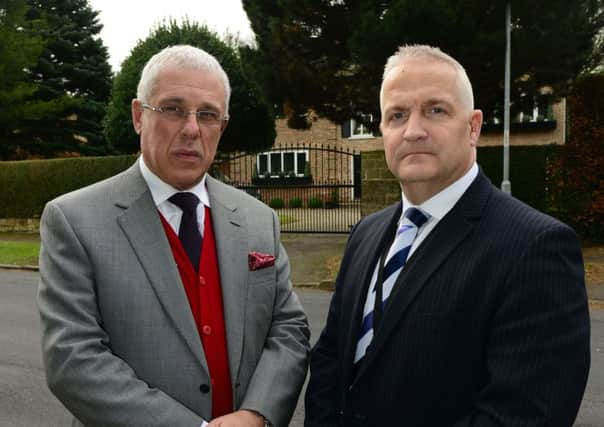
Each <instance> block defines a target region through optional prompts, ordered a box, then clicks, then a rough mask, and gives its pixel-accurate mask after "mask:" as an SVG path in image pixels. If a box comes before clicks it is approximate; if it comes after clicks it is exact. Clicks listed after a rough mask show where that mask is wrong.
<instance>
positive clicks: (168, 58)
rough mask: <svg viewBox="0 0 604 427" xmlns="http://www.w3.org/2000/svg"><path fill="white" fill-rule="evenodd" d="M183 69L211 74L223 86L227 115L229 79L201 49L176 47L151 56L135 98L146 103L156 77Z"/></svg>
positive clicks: (229, 93) (229, 95)
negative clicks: (220, 81) (168, 70)
mask: <svg viewBox="0 0 604 427" xmlns="http://www.w3.org/2000/svg"><path fill="white" fill-rule="evenodd" d="M169 67H175V68H184V69H188V70H195V71H202V72H207V73H213V74H214V75H215V76H217V77H218V78H219V79H220V80H222V83H223V85H224V93H225V100H224V101H225V106H226V114H227V116H228V114H229V100H230V98H231V84H230V83H229V77H228V76H227V74H226V73H225V71H224V69H223V68H222V66H221V65H220V63H219V62H218V60H217V59H216V58H215V57H214V56H212V55H210V54H209V53H208V52H206V51H205V50H203V49H200V48H197V47H194V46H189V45H176V46H170V47H167V48H165V49H163V50H161V51H160V52H158V53H156V54H155V55H153V56H152V57H151V58H150V59H149V61H147V63H146V64H145V67H144V68H143V71H142V73H141V79H140V80H139V82H138V87H137V89H136V97H137V98H138V99H139V100H141V101H144V102H148V100H149V98H151V96H152V95H153V92H154V90H155V85H156V83H157V77H158V76H159V74H160V72H161V71H162V70H164V69H166V68H169Z"/></svg>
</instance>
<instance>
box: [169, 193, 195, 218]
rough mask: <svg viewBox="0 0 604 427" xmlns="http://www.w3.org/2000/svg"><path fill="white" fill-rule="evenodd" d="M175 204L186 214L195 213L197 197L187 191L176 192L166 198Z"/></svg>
mask: <svg viewBox="0 0 604 427" xmlns="http://www.w3.org/2000/svg"><path fill="white" fill-rule="evenodd" d="M168 200H169V201H171V202H172V203H174V204H175V205H176V206H178V207H179V208H181V209H182V211H183V212H184V213H186V214H188V215H191V214H193V213H195V211H196V209H197V205H198V204H199V198H198V197H197V196H196V195H195V194H193V193H189V192H181V193H176V194H174V195H173V196H172V197H170V198H169V199H168Z"/></svg>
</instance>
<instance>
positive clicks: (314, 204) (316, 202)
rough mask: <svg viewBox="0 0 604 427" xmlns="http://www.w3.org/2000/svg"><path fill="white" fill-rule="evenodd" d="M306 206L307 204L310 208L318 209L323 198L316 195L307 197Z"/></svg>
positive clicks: (321, 204)
mask: <svg viewBox="0 0 604 427" xmlns="http://www.w3.org/2000/svg"><path fill="white" fill-rule="evenodd" d="M306 206H308V207H309V208H310V209H320V208H322V207H323V200H321V199H320V198H318V197H311V198H310V199H308V202H307V203H306Z"/></svg>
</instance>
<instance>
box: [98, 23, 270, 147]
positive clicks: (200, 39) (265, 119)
mask: <svg viewBox="0 0 604 427" xmlns="http://www.w3.org/2000/svg"><path fill="white" fill-rule="evenodd" d="M177 44H189V45H192V46H197V47H199V48H202V49H204V50H205V51H207V52H208V53H210V54H212V55H214V56H215V57H216V59H217V60H218V61H219V62H220V64H221V65H222V67H223V68H224V70H225V71H226V73H227V75H228V76H229V80H230V83H231V88H232V94H231V102H230V106H229V115H230V120H229V125H228V126H227V129H226V130H225V132H224V134H223V136H222V138H221V141H220V145H219V150H220V151H221V152H228V151H235V150H259V149H262V148H268V147H270V146H271V145H272V144H273V142H274V140H275V124H274V121H273V120H272V117H271V116H270V114H269V112H268V107H267V106H266V104H264V103H263V102H262V101H261V100H260V99H259V97H258V95H257V92H258V90H257V88H256V87H255V86H254V84H252V82H251V80H250V79H249V78H248V77H247V75H246V74H245V73H244V72H243V68H242V66H241V61H240V58H239V56H238V55H237V51H236V49H235V47H233V46H230V45H228V44H227V43H225V42H223V41H222V40H220V38H219V37H218V36H217V35H216V34H215V33H213V32H212V31H210V30H209V29H208V28H207V27H205V26H200V25H198V24H196V23H191V22H188V21H185V22H183V23H182V24H181V25H178V24H177V23H176V22H175V21H170V22H169V23H168V24H163V25H160V26H158V27H157V28H156V29H155V30H154V31H153V32H152V34H151V35H150V36H149V37H148V38H147V39H146V40H143V41H140V42H139V43H138V45H137V46H136V47H135V48H134V49H133V50H132V52H131V54H130V56H129V57H128V58H126V59H125V60H124V62H123V63H122V66H121V70H120V72H119V73H118V74H117V75H116V76H115V79H114V82H113V89H112V92H111V102H110V104H109V107H108V111H107V116H106V120H105V135H106V137H107V140H108V141H109V142H110V144H111V148H112V150H114V151H115V152H118V153H134V152H137V151H138V149H139V140H138V136H137V135H136V133H135V132H134V129H133V127H132V122H131V116H130V104H131V101H132V99H133V98H136V87H137V85H138V81H139V78H140V74H141V71H142V69H143V67H144V65H145V63H146V62H147V61H148V60H149V59H150V58H151V57H152V56H153V55H154V54H156V53H157V52H159V51H160V50H162V49H163V48H165V47H168V46H172V45H177Z"/></svg>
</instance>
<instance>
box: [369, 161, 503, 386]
mask: <svg viewBox="0 0 604 427" xmlns="http://www.w3.org/2000/svg"><path fill="white" fill-rule="evenodd" d="M490 187H491V184H490V182H489V181H488V179H487V178H486V177H484V176H483V175H482V173H480V174H479V176H478V177H477V179H476V180H475V181H474V182H473V183H472V185H471V186H470V187H469V188H468V190H467V191H466V193H465V194H464V195H463V196H462V198H461V199H460V200H459V202H458V203H457V204H456V206H454V207H453V209H451V211H449V213H448V214H447V215H446V216H445V217H444V218H443V219H441V221H440V222H439V224H438V225H437V226H436V228H435V229H434V230H432V232H431V233H430V235H429V236H428V237H427V238H426V240H424V242H422V244H421V245H420V247H419V248H418V249H417V250H416V252H415V253H414V255H413V256H412V257H411V258H410V259H409V261H408V262H407V265H406V266H405V268H404V269H403V271H402V272H401V274H400V275H399V277H398V278H397V280H396V284H395V286H394V290H393V291H392V294H391V296H390V299H389V302H388V308H387V309H386V311H385V312H384V318H383V319H382V326H381V328H380V329H379V330H378V332H377V334H376V335H375V337H374V340H373V342H372V344H371V346H370V349H371V350H370V351H368V353H367V356H366V359H365V361H364V362H363V364H362V366H361V368H360V370H359V372H358V375H357V378H359V377H360V376H362V375H363V373H364V372H365V370H366V369H367V367H368V366H370V365H371V363H373V361H374V360H375V358H376V356H377V354H379V352H380V351H381V350H382V348H383V347H384V345H385V344H386V342H387V341H388V338H389V336H390V335H391V334H392V332H393V331H394V330H395V329H396V328H397V327H398V323H399V322H400V321H401V319H402V318H403V317H404V315H405V314H406V312H407V310H408V309H409V307H410V305H411V304H412V303H413V301H414V300H415V298H416V297H417V296H418V294H419V293H420V292H421V290H422V289H423V288H424V287H425V286H426V285H427V284H428V282H429V279H430V276H432V275H433V274H434V273H436V272H437V271H438V269H439V268H440V266H441V264H442V263H443V262H445V261H446V259H447V258H448V257H449V255H450V254H451V253H452V252H453V251H454V250H455V248H457V247H458V246H459V245H460V244H461V243H462V242H463V240H464V239H465V238H466V237H467V236H468V235H469V234H470V233H471V232H472V230H473V229H474V227H475V221H476V219H477V218H479V217H480V215H481V212H482V208H483V206H484V203H485V202H486V200H487V198H488V195H489V192H490Z"/></svg>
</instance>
